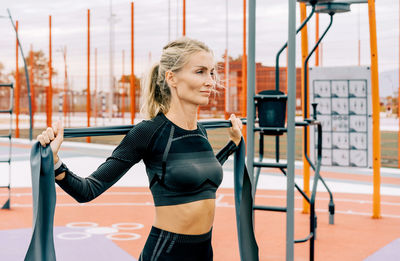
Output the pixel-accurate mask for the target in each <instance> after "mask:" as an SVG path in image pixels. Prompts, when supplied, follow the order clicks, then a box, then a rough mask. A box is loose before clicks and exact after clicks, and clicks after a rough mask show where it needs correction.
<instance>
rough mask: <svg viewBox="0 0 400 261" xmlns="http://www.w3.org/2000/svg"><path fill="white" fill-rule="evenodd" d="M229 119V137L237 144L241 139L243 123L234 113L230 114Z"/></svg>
mask: <svg viewBox="0 0 400 261" xmlns="http://www.w3.org/2000/svg"><path fill="white" fill-rule="evenodd" d="M229 119H230V121H231V122H232V127H230V128H229V138H230V139H231V140H232V141H233V142H235V144H236V146H237V145H239V143H240V141H241V140H242V128H243V123H242V121H241V120H240V119H239V118H236V116H235V114H231V117H230V118H229Z"/></svg>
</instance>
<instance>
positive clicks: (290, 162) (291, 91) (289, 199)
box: [247, 0, 380, 260]
mask: <svg viewBox="0 0 400 261" xmlns="http://www.w3.org/2000/svg"><path fill="white" fill-rule="evenodd" d="M298 2H300V3H301V4H305V3H307V4H308V5H311V7H312V10H311V13H310V14H309V15H308V16H307V17H306V18H305V19H304V21H303V22H302V24H301V25H300V27H299V28H298V29H297V30H296V28H295V25H296V22H295V21H296V12H295V10H296V8H295V4H296V1H295V0H289V14H288V15H289V24H288V27H289V28H288V29H289V30H288V42H287V43H285V44H284V45H283V47H282V48H281V49H280V50H279V51H278V53H277V55H276V69H275V75H276V78H275V81H276V84H275V91H263V92H261V93H259V94H257V95H255V93H254V92H255V37H256V35H255V24H256V23H255V8H256V1H255V0H250V2H249V13H248V17H249V34H248V43H249V45H248V46H249V49H248V52H249V55H248V59H247V64H248V67H247V69H248V70H247V74H248V78H247V79H248V80H247V86H248V89H247V97H248V99H247V108H248V114H247V128H248V131H247V166H248V169H249V174H250V176H251V177H254V178H255V182H254V186H255V189H254V191H256V188H257V182H258V178H259V175H260V169H261V167H270V168H278V169H280V170H281V171H282V172H283V174H285V175H286V177H287V189H286V206H285V207H276V206H274V207H271V206H256V205H255V206H253V209H254V210H269V211H279V212H286V260H294V243H302V242H306V241H308V240H310V260H314V241H315V238H316V215H315V209H314V207H315V206H314V204H315V197H316V189H317V184H318V181H319V180H321V181H322V183H323V185H324V186H325V188H326V189H327V191H328V193H329V195H330V202H329V213H330V215H329V223H330V224H333V223H334V203H333V195H332V193H331V191H330V190H329V188H328V186H327V184H326V183H325V182H324V180H323V179H322V177H321V176H320V175H319V172H320V167H321V158H322V157H321V150H322V148H321V147H322V146H321V142H322V138H321V137H322V126H321V123H320V122H319V121H318V120H317V119H316V116H317V114H316V108H317V104H312V106H313V110H314V115H313V118H310V117H309V116H308V106H309V104H308V100H307V96H308V88H307V84H308V82H307V73H308V61H309V59H310V57H311V56H312V54H313V53H314V52H315V50H316V49H317V47H318V45H319V44H320V43H321V41H322V40H323V38H324V37H325V35H326V34H327V32H328V31H329V29H330V28H331V26H332V23H333V16H334V15H335V14H336V13H344V12H349V11H350V4H353V3H367V2H368V4H369V5H368V6H369V9H370V11H369V16H370V33H371V72H372V74H373V75H372V85H373V87H372V88H373V89H376V90H377V89H378V86H377V81H376V79H377V57H376V25H375V10H374V1H373V0H370V1H367V0H349V1H332V0H319V1H318V0H298ZM314 13H326V14H329V16H330V21H329V24H328V26H327V27H326V29H325V31H324V32H323V34H322V36H321V37H320V38H319V39H318V41H317V43H316V44H315V46H314V47H313V48H312V50H311V52H310V53H308V51H307V54H306V55H304V56H303V57H305V60H303V64H302V66H303V73H304V78H303V86H304V89H303V92H304V93H303V97H304V98H303V104H304V111H303V113H304V115H303V116H304V118H303V121H301V122H295V120H294V119H295V93H296V81H295V79H296V73H295V70H296V65H295V57H296V50H295V37H296V34H297V33H298V32H300V31H301V30H302V29H303V28H304V26H305V25H306V24H307V22H308V21H309V20H310V18H311V17H312V16H313V15H314ZM373 42H375V44H374V43H373ZM374 46H375V47H374ZM287 47H288V79H287V82H288V88H287V95H285V94H284V93H283V92H281V91H280V90H279V57H280V54H281V53H282V52H283V50H284V49H285V48H287ZM303 53H304V52H303ZM374 74H375V76H374ZM373 97H375V98H376V97H379V95H373ZM377 99H379V98H377ZM286 100H287V123H286V124H287V126H286V128H285V126H283V125H284V124H283V125H282V126H277V125H276V122H279V121H274V122H272V125H269V126H268V125H265V126H263V123H262V119H261V117H262V114H266V115H269V116H271V115H272V117H274V118H275V117H283V119H284V118H285V111H284V110H283V111H278V112H277V111H276V110H277V109H274V107H275V108H278V107H279V108H282V106H279V105H278V106H266V107H265V106H264V107H265V108H267V110H271V111H267V112H266V111H265V108H264V111H263V109H260V107H263V103H265V101H268V102H269V103H271V102H274V103H275V104H278V103H279V102H280V103H286ZM373 104H374V105H373V107H375V109H376V108H379V107H377V106H376V105H377V103H376V101H373ZM378 106H379V103H378ZM285 107H286V106H285V105H284V106H283V108H284V109H286V108H285ZM256 109H258V118H259V122H258V123H259V127H255V126H254V125H255V123H256V122H255V119H256ZM274 110H275V111H274ZM278 110H279V109H278ZM281 110H282V109H281ZM374 115H375V117H379V111H378V113H376V111H375V110H374ZM283 122H284V120H283ZM267 124H268V123H267ZM274 124H275V125H274ZM311 125H314V126H316V128H317V131H318V133H317V134H318V142H317V158H316V163H315V164H313V163H312V161H311V160H310V157H309V156H308V150H309V149H308V127H309V126H311ZM295 126H301V127H304V128H305V131H304V156H305V159H306V163H307V164H304V168H307V167H309V166H311V167H312V169H313V170H314V172H315V173H314V184H313V189H312V195H311V197H309V196H308V195H307V194H308V193H307V191H302V190H301V189H300V188H299V187H298V186H297V185H296V184H295V182H294V160H295V157H294V151H295V147H294V144H295V131H294V129H295ZM376 128H379V119H378V121H377V124H375V128H374V132H375V133H376ZM255 131H260V148H259V152H260V158H259V162H255V161H254V145H253V144H254V132H255ZM377 131H378V132H379V129H378V130H377ZM284 132H286V133H287V150H286V151H287V163H280V162H279V136H280V135H282V134H283V133H284ZM263 135H275V136H276V162H275V163H265V162H262V157H263ZM374 137H376V135H375V134H374ZM376 144H379V140H378V142H377V143H376ZM377 150H379V148H378V146H374V151H375V153H374V154H375V155H376V156H377V157H378V156H379V153H378V152H377ZM379 160H380V157H379ZM308 164H309V165H308ZM377 164H378V162H377V160H375V156H374V180H375V179H379V167H380V165H379V167H378V165H377ZM254 167H256V168H257V173H256V174H255V175H254V174H253V171H254V169H253V168H254ZM284 169H286V171H285V170H284ZM375 172H376V173H375ZM304 183H305V184H306V183H309V176H308V180H307V177H305V176H304ZM295 187H296V188H297V190H298V191H299V192H300V193H301V194H302V196H303V197H304V199H305V201H307V202H308V204H309V205H310V209H311V213H310V234H309V235H308V236H307V237H306V238H304V239H300V240H295V239H294V188H295ZM376 190H378V191H379V187H378V186H377V185H375V181H374V201H375V198H377V199H379V197H378V196H377V195H376V193H377V192H376ZM378 195H379V193H378ZM378 216H379V214H378ZM373 217H377V216H376V212H375V202H374V215H373Z"/></svg>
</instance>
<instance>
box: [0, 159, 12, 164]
mask: <svg viewBox="0 0 400 261" xmlns="http://www.w3.org/2000/svg"><path fill="white" fill-rule="evenodd" d="M6 162H7V163H10V162H11V159H9V160H0V163H6Z"/></svg>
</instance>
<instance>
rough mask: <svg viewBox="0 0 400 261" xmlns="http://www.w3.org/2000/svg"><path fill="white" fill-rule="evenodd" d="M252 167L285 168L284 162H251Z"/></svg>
mask: <svg viewBox="0 0 400 261" xmlns="http://www.w3.org/2000/svg"><path fill="white" fill-rule="evenodd" d="M253 166H254V167H263V168H287V164H286V163H267V162H257V161H255V162H254V163H253Z"/></svg>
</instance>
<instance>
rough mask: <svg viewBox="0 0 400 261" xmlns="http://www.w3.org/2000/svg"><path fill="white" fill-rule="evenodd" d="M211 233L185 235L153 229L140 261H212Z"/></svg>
mask: <svg viewBox="0 0 400 261" xmlns="http://www.w3.org/2000/svg"><path fill="white" fill-rule="evenodd" d="M211 231H212V230H210V232H208V233H206V234H202V235H184V234H176V233H172V232H168V231H165V230H162V229H159V228H156V227H152V228H151V230H150V234H149V237H148V238H147V241H146V244H145V246H144V248H143V251H142V253H141V254H140V256H139V261H212V260H213V250H212V246H211Z"/></svg>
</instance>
